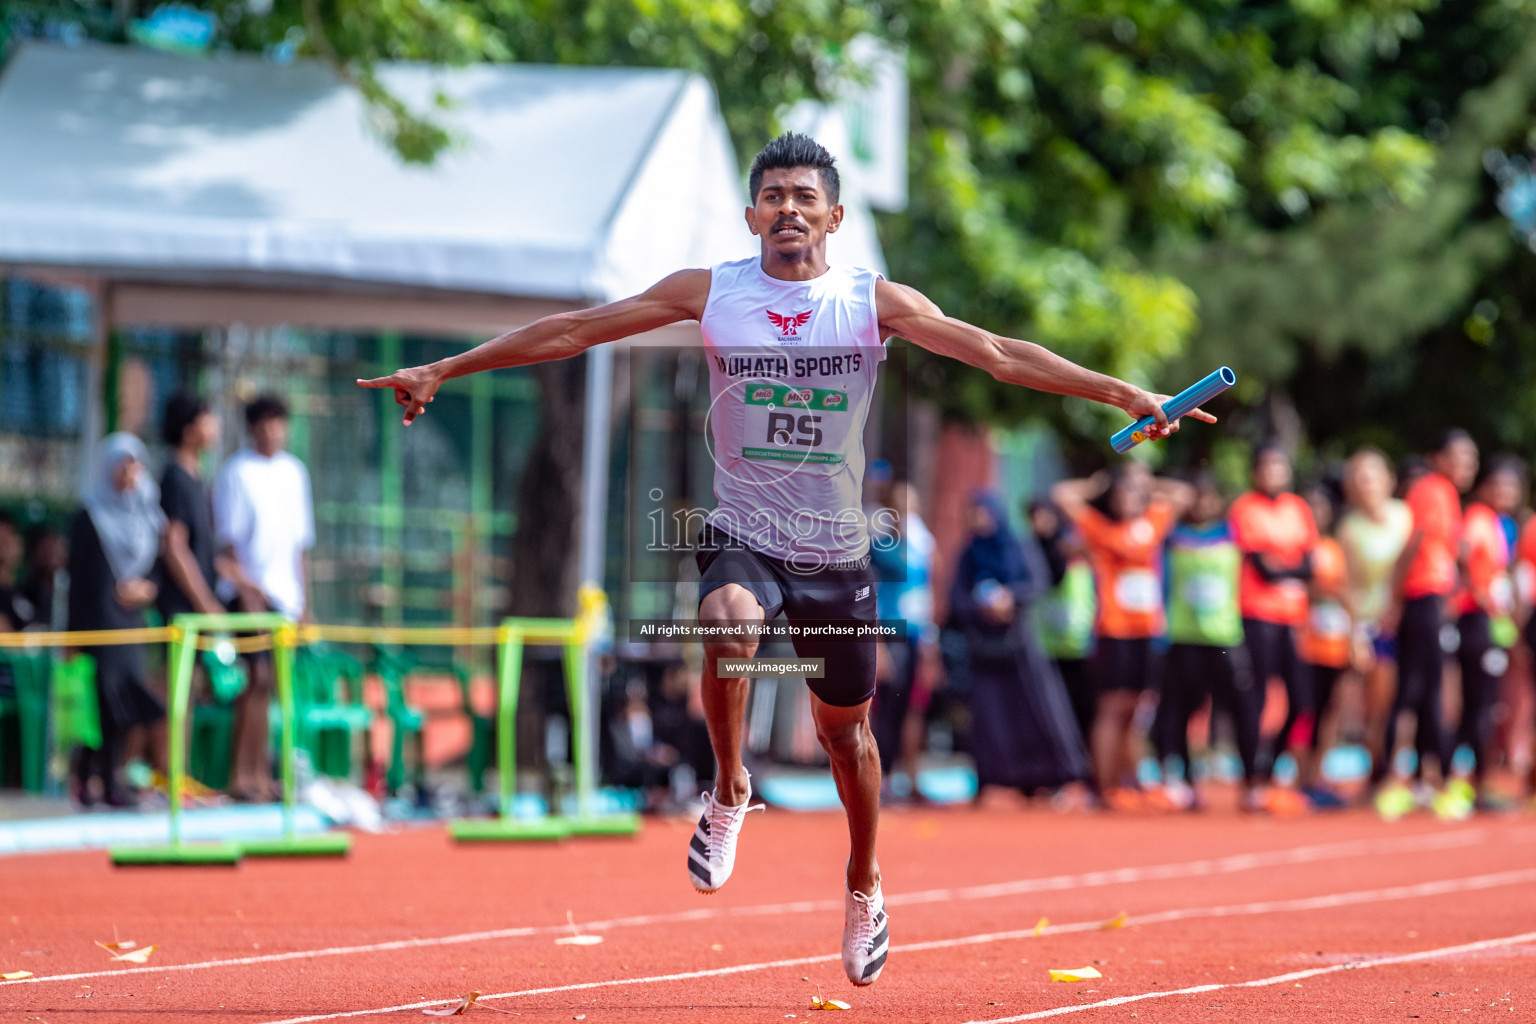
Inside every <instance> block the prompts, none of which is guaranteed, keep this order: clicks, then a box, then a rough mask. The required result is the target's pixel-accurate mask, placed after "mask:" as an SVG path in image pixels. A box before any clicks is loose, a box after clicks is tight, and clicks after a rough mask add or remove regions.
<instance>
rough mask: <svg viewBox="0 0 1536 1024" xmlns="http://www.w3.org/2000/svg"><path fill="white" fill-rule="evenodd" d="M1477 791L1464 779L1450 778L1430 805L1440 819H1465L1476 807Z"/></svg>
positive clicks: (1470, 815)
mask: <svg viewBox="0 0 1536 1024" xmlns="http://www.w3.org/2000/svg"><path fill="white" fill-rule="evenodd" d="M1476 800H1477V791H1476V790H1474V789H1473V788H1472V784H1471V783H1469V782H1468V781H1467V780H1466V779H1452V780H1451V781H1450V782H1448V783H1446V785H1445V789H1443V790H1441V791H1440V792H1439V793H1438V794H1436V796H1435V798H1434V800H1433V801H1432V802H1431V804H1430V807H1431V809H1433V810H1434V812H1435V817H1437V818H1439V819H1440V820H1441V821H1466V820H1467V819H1468V818H1470V817H1472V812H1473V810H1475V809H1476Z"/></svg>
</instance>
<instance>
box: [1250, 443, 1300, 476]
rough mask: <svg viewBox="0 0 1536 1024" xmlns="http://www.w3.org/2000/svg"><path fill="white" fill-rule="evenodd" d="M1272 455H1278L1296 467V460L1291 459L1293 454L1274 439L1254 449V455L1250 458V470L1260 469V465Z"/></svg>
mask: <svg viewBox="0 0 1536 1024" xmlns="http://www.w3.org/2000/svg"><path fill="white" fill-rule="evenodd" d="M1271 455H1278V456H1280V457H1281V458H1282V459H1284V460H1285V461H1286V462H1288V463H1292V464H1293V465H1294V460H1293V459H1292V458H1291V453H1290V451H1289V450H1287V449H1286V447H1285V445H1283V444H1281V443H1280V442H1279V441H1278V440H1276V439H1274V438H1270V439H1269V440H1266V441H1263V442H1261V443H1260V444H1259V446H1258V447H1256V448H1254V450H1253V454H1252V455H1251V456H1249V458H1248V468H1249V469H1250V470H1253V469H1258V468H1259V463H1261V462H1263V461H1264V460H1265V459H1267V458H1269V457H1270V456H1271Z"/></svg>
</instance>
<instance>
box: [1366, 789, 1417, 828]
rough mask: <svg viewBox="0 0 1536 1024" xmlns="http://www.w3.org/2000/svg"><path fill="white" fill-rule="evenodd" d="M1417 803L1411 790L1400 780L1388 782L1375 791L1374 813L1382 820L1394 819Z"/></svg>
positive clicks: (1411, 809) (1410, 809)
mask: <svg viewBox="0 0 1536 1024" xmlns="http://www.w3.org/2000/svg"><path fill="white" fill-rule="evenodd" d="M1418 805H1419V802H1418V799H1417V798H1415V797H1414V795H1413V790H1411V789H1409V788H1408V787H1407V786H1405V785H1403V784H1402V783H1401V782H1389V783H1387V784H1386V785H1385V786H1383V787H1381V789H1380V790H1378V791H1377V793H1376V813H1377V814H1379V815H1381V819H1382V820H1383V821H1396V820H1397V819H1399V818H1401V817H1402V816H1403V815H1405V814H1408V813H1410V812H1411V811H1413V810H1414V808H1416V807H1418Z"/></svg>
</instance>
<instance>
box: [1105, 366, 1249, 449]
mask: <svg viewBox="0 0 1536 1024" xmlns="http://www.w3.org/2000/svg"><path fill="white" fill-rule="evenodd" d="M1236 383H1237V375H1236V374H1234V373H1233V372H1232V371H1231V369H1229V368H1228V367H1225V366H1223V367H1222V368H1221V369H1219V370H1217V371H1216V372H1214V373H1212V374H1210V375H1209V376H1208V377H1206V378H1205V379H1203V380H1202V381H1200V383H1198V384H1195V385H1193V386H1191V387H1187V388H1185V389H1184V390H1183V391H1180V392H1179V393H1178V394H1176V395H1174V396H1173V397H1172V398H1170V399H1168V404H1167V405H1165V406H1163V414H1164V415H1165V416H1167V417H1168V421H1169V422H1170V423H1171V422H1173V421H1174V420H1176V419H1178V418H1179V417H1180V416H1186V415H1188V414H1189V413H1191V412H1193V411H1194V410H1195V409H1198V408H1199V407H1200V406H1201V405H1204V404H1205V403H1206V402H1209V401H1210V400H1211V399H1213V398H1215V397H1216V396H1217V395H1219V394H1221V393H1222V392H1223V391H1225V390H1227V388H1229V387H1231V386H1232V385H1233V384H1236ZM1155 422H1157V421H1156V420H1154V419H1153V418H1152V417H1151V416H1143V417H1142V418H1141V419H1139V420H1137V421H1136V422H1135V423H1132V424H1131V425H1130V426H1128V427H1123V428H1121V429H1120V431H1119V432H1117V433H1116V434H1115V436H1114V437H1111V438H1110V439H1109V446H1110V447H1111V448H1113V449H1114V450H1115V451H1117V452H1121V453H1124V452H1128V451H1130V450H1131V449H1132V448H1135V447H1136V446H1137V445H1138V444H1141V442H1143V441H1145V440H1146V439H1147V428H1148V427H1150V426H1151V425H1152V424H1153V423H1155Z"/></svg>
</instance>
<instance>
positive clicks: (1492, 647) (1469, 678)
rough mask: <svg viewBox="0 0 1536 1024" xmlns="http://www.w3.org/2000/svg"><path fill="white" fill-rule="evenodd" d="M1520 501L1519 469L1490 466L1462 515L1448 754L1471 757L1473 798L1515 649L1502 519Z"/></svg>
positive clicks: (1512, 461)
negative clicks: (1454, 710)
mask: <svg viewBox="0 0 1536 1024" xmlns="http://www.w3.org/2000/svg"><path fill="white" fill-rule="evenodd" d="M1524 497H1525V465H1524V464H1523V463H1522V462H1521V461H1520V460H1519V459H1517V458H1515V457H1513V456H1510V455H1503V456H1498V457H1496V458H1494V459H1491V460H1490V461H1489V463H1488V466H1487V468H1486V469H1485V470H1484V472H1483V478H1482V480H1480V481H1479V482H1478V485H1477V489H1476V491H1475V492H1474V493H1473V498H1472V502H1471V504H1469V505H1468V506H1467V510H1466V512H1465V513H1463V515H1462V527H1461V536H1462V553H1463V559H1464V563H1465V566H1466V573H1465V577H1466V585H1465V586H1463V587H1462V588H1461V590H1460V591H1458V592H1457V594H1456V599H1455V602H1454V604H1455V611H1456V614H1457V620H1456V628H1457V631H1458V632H1459V634H1460V636H1461V644H1460V646H1459V647H1458V648H1457V650H1456V656H1457V660H1458V661H1459V662H1460V663H1461V723H1460V725H1459V727H1458V728H1457V730H1456V740H1455V743H1454V744H1452V746H1453V747H1459V746H1461V745H1462V744H1466V745H1467V746H1468V747H1470V748H1471V750H1472V757H1473V770H1472V785H1473V786H1474V787H1475V789H1474V790H1473V792H1471V793H1468V794H1466V796H1465V797H1463V800H1465V799H1467V798H1470V797H1475V796H1477V795H1479V794H1481V795H1482V796H1483V798H1484V799H1485V801H1486V800H1487V794H1486V793H1482V792H1481V791H1482V787H1483V781H1484V777H1485V775H1486V773H1487V769H1488V741H1489V737H1490V736H1491V735H1492V732H1493V709H1494V705H1495V704H1496V703H1497V702H1498V696H1499V686H1500V683H1501V682H1502V681H1503V678H1504V672H1505V670H1506V669H1508V668H1509V651H1508V649H1509V648H1510V647H1511V646H1513V644H1514V640H1515V637H1514V635H1513V634H1514V620H1513V615H1514V610H1515V593H1514V581H1513V579H1512V578H1511V576H1510V554H1511V552H1510V550H1509V538H1508V536H1507V535H1506V534H1505V532H1504V524H1503V522H1502V520H1501V517H1502V516H1504V515H1506V514H1509V513H1512V512H1513V511H1515V510H1516V509H1518V508H1519V507H1520V505H1521V503H1522V502H1523V500H1524Z"/></svg>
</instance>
